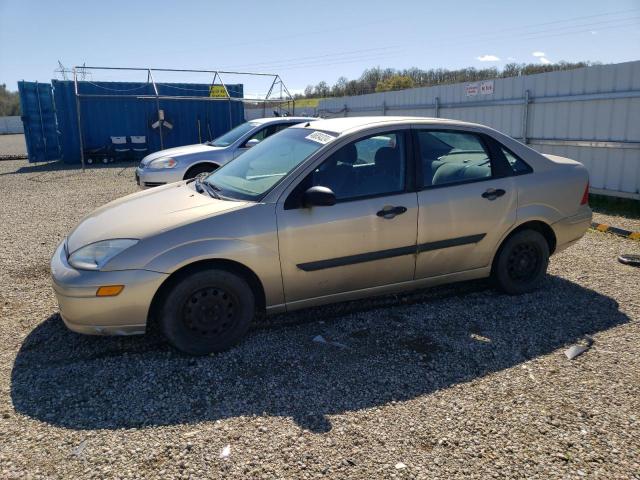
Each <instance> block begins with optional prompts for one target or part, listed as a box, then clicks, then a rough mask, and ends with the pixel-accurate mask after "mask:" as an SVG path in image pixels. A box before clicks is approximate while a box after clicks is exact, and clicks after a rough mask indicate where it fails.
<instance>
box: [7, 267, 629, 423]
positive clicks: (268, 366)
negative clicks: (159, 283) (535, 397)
mask: <svg viewBox="0 0 640 480" xmlns="http://www.w3.org/2000/svg"><path fill="white" fill-rule="evenodd" d="M628 321H629V318H628V317H627V316H625V315H624V314H623V313H622V312H620V311H619V309H618V304H617V303H616V302H615V301H614V300H613V299H611V298H609V297H606V296H603V295H601V294H599V293H597V292H595V291H593V290H589V289H586V288H584V287H582V286H580V285H578V284H576V283H573V282H570V281H567V280H564V279H562V278H560V277H555V276H548V278H547V279H546V281H545V283H544V287H543V288H542V289H540V290H539V291H537V292H535V293H532V294H528V295H522V296H517V297H510V296H506V295H503V294H500V293H498V292H496V291H494V290H492V289H488V288H487V284H486V283H485V282H469V283H464V284H459V285H455V286H448V287H440V288H434V289H430V290H426V291H420V292H416V293H412V294H410V295H400V296H389V297H382V298H379V299H374V300H371V301H360V302H351V303H347V304H341V305H338V306H328V307H322V308H315V309H310V310H305V311H301V312H295V313H292V314H286V315H280V316H278V317H275V318H270V319H269V320H267V321H266V322H263V323H258V324H257V325H256V326H255V328H253V329H252V330H251V332H250V333H249V334H248V336H247V338H246V339H245V340H244V341H243V342H242V343H241V344H240V345H238V346H237V347H235V348H233V349H231V350H229V351H227V352H224V353H221V354H218V355H212V356H207V357H197V358H193V357H187V356H184V355H181V354H179V353H177V352H176V351H174V350H173V349H171V348H170V347H168V346H167V345H165V343H164V342H163V340H162V338H161V337H160V336H159V335H157V334H150V335H147V336H144V337H111V338H106V337H89V336H82V335H77V334H74V333H72V332H70V331H68V330H67V329H66V328H65V327H64V325H63V324H62V322H61V320H60V318H59V316H58V315H53V316H51V317H49V318H48V319H47V320H45V321H44V322H43V323H42V324H40V325H39V326H38V327H37V328H35V329H34V330H33V331H32V332H31V333H30V334H29V335H28V336H27V338H26V339H25V340H24V342H23V344H22V346H21V348H20V351H19V352H18V355H17V357H16V359H15V363H14V366H13V371H12V378H11V398H12V401H13V405H14V407H15V409H16V411H17V412H19V413H21V414H24V415H28V416H30V417H32V418H36V419H38V420H41V421H44V422H47V423H50V424H53V425H56V426H61V427H65V428H70V429H119V428H131V427H145V426H157V425H172V424H183V423H194V422H200V421H211V420H217V419H225V418H229V417H238V416H251V415H264V414H267V415H274V416H281V417H289V418H292V419H293V420H294V421H295V422H296V423H297V424H298V425H300V426H301V427H303V428H306V429H309V430H311V431H314V432H326V431H329V430H330V429H331V421H330V418H329V417H328V416H329V415H332V414H340V413H344V412H348V411H355V410H361V409H366V408H371V407H377V406H382V405H385V404H387V403H389V402H392V401H403V400H409V399H413V398H415V397H418V396H421V395H427V394H429V393H432V392H434V391H437V390H440V389H443V388H447V387H450V386H452V385H454V384H458V383H461V382H469V381H471V380H473V379H476V378H479V377H482V376H484V375H487V374H489V373H492V372H498V371H501V370H504V369H508V368H510V367H513V366H515V365H518V364H520V363H522V362H525V361H527V360H529V359H533V358H536V357H539V356H541V355H546V354H549V353H551V352H553V351H555V350H557V349H559V348H560V347H563V346H564V345H567V344H571V343H574V342H576V341H579V340H581V339H582V338H583V337H584V336H586V335H592V334H594V333H597V332H600V331H603V330H607V329H610V328H612V327H615V326H617V325H621V324H624V323H626V322H628ZM318 335H320V336H321V338H319V337H318ZM314 339H315V340H314ZM323 340H324V341H323ZM566 361H568V360H567V359H566V358H564V357H563V356H562V357H560V356H559V357H558V362H566ZM574 361H575V360H574ZM578 361H579V360H578Z"/></svg>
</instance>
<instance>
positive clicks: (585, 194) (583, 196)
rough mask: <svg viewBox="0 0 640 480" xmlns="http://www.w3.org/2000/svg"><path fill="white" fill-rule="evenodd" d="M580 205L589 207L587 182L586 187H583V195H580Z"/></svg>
mask: <svg viewBox="0 0 640 480" xmlns="http://www.w3.org/2000/svg"><path fill="white" fill-rule="evenodd" d="M580 205H589V182H587V186H586V187H584V193H583V194H582V200H581V201H580Z"/></svg>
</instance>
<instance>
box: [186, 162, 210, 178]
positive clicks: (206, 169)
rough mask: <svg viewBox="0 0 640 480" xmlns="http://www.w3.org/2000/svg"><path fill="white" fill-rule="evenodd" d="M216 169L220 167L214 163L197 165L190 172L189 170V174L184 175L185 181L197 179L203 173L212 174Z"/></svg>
mask: <svg viewBox="0 0 640 480" xmlns="http://www.w3.org/2000/svg"><path fill="white" fill-rule="evenodd" d="M216 168H218V166H217V165H214V164H213V163H203V164H200V165H195V166H193V167H191V168H190V169H189V170H187V173H185V174H184V178H183V180H189V179H190V178H196V177H197V176H198V175H200V174H201V173H211V172H213V171H214V170H215V169H216Z"/></svg>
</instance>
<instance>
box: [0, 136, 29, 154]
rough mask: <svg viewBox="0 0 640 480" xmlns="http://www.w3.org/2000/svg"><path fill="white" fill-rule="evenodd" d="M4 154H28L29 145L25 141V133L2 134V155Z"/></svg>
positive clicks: (0, 144)
mask: <svg viewBox="0 0 640 480" xmlns="http://www.w3.org/2000/svg"><path fill="white" fill-rule="evenodd" d="M2 155H25V156H26V155H27V145H26V144H25V143H24V134H22V133H20V134H15V135H0V156H2Z"/></svg>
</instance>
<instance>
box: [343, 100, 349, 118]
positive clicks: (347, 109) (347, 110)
mask: <svg viewBox="0 0 640 480" xmlns="http://www.w3.org/2000/svg"><path fill="white" fill-rule="evenodd" d="M347 112H349V107H347V104H346V103H345V104H344V116H345V117H347V116H348V115H347Z"/></svg>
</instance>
